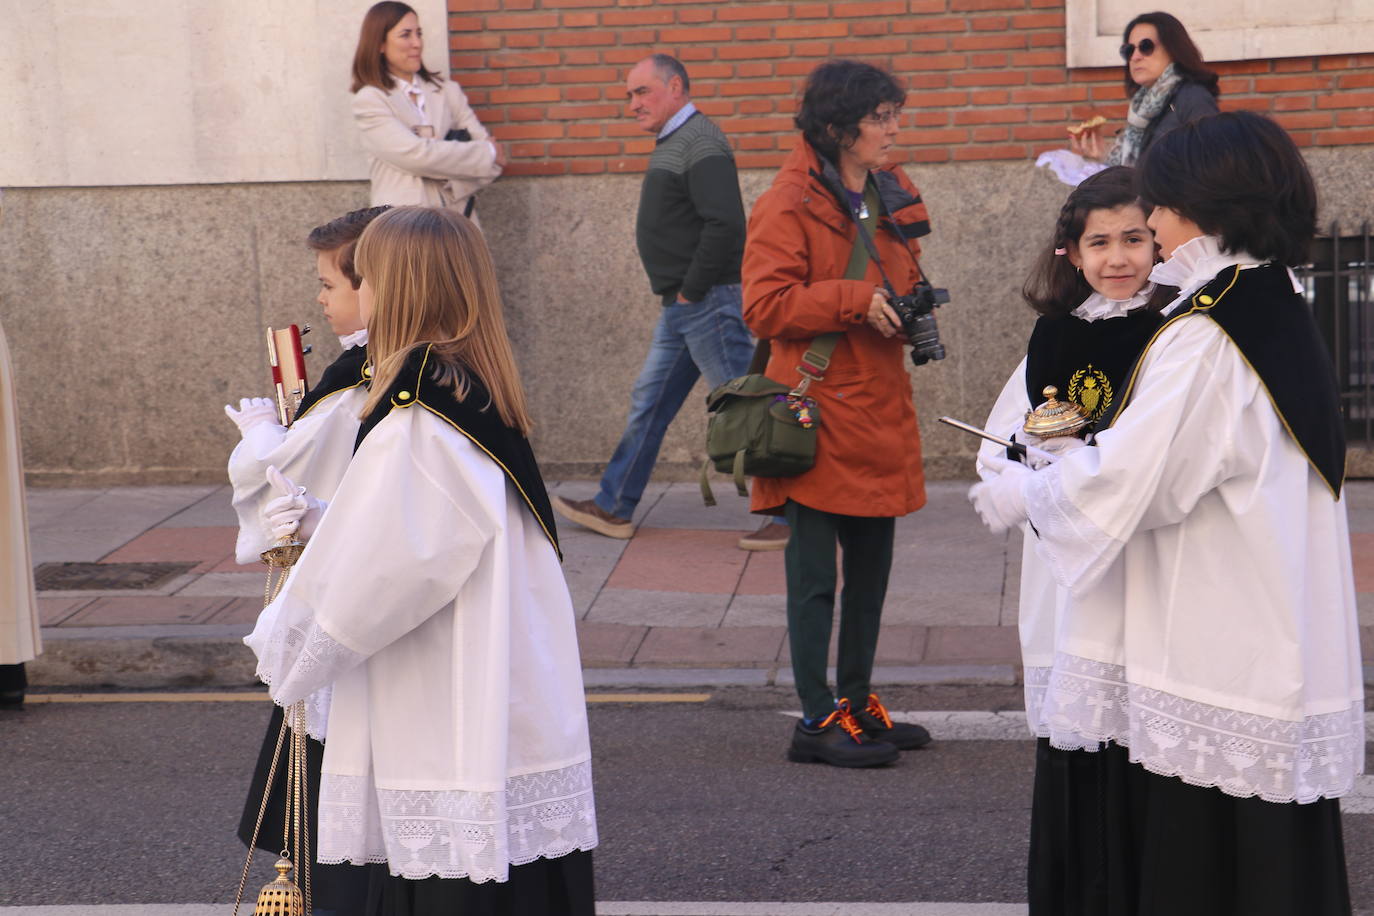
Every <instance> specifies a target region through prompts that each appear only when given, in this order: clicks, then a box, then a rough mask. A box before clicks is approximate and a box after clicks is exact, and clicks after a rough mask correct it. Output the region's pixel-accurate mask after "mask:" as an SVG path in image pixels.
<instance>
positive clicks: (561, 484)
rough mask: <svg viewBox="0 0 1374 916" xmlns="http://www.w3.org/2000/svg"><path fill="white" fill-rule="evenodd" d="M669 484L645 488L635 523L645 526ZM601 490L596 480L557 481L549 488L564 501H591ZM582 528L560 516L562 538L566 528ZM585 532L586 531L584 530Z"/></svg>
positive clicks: (658, 483) (658, 484) (636, 511)
mask: <svg viewBox="0 0 1374 916" xmlns="http://www.w3.org/2000/svg"><path fill="white" fill-rule="evenodd" d="M668 486H669V485H668V484H667V483H663V482H657V483H656V482H654V481H650V482H649V485H648V486H647V487H645V488H644V495H643V496H641V497H640V498H639V505H638V506H636V507H635V514H634V519H633V521H634V523H635V524H636V525H640V524H643V522H644V519H645V518H646V517H647V516H648V515H649V513H650V512H652V511H653V509H654V504H655V503H657V502H658V501H659V499H660V498H662V496H663V494H664V493H666V492H668ZM600 490H601V484H600V482H599V481H596V480H563V481H557V482H555V483H554V484H552V485H551V486H550V487H549V492H550V493H557V494H558V495H559V496H562V497H563V498H564V499H591V498H592V497H594V496H596V494H597V493H598V492H600ZM565 527H566V528H570V529H572V528H581V526H580V525H578V524H577V523H576V522H570V521H568V520H567V519H565V518H563V516H561V515H560V516H558V532H559V537H562V534H563V529H564V528H565ZM583 530H585V529H583Z"/></svg>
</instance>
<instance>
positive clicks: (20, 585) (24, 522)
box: [0, 328, 43, 665]
mask: <svg viewBox="0 0 1374 916" xmlns="http://www.w3.org/2000/svg"><path fill="white" fill-rule="evenodd" d="M41 651H43V643H42V640H41V639H40V637H39V635H38V607H37V604H36V602H35V601H34V593H33V560H32V558H31V556H30V554H29V518H28V510H27V509H26V507H25V505H24V461H23V455H22V453H21V451H20V447H19V398H18V396H17V395H16V393H15V390H14V372H13V363H11V361H10V348H9V344H8V343H7V342H6V341H5V331H4V328H0V665H17V664H19V663H20V662H27V661H32V660H33V659H34V658H36V657H37V656H38V653H39V652H41Z"/></svg>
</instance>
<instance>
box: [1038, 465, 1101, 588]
mask: <svg viewBox="0 0 1374 916" xmlns="http://www.w3.org/2000/svg"><path fill="white" fill-rule="evenodd" d="M1024 493H1025V495H1026V513H1027V515H1028V516H1029V517H1030V521H1031V524H1033V525H1034V526H1035V530H1036V532H1038V534H1039V538H1038V539H1037V541H1036V545H1035V552H1036V553H1037V554H1038V555H1039V556H1040V557H1041V559H1043V560H1044V561H1045V563H1046V564H1047V565H1048V566H1049V569H1050V573H1051V574H1052V575H1053V576H1054V580H1055V581H1056V582H1058V583H1059V585H1060V586H1062V587H1063V588H1066V589H1068V590H1069V591H1072V592H1080V593H1081V592H1083V591H1084V590H1086V589H1089V588H1091V587H1092V586H1093V585H1095V584H1096V583H1097V582H1098V580H1100V579H1101V578H1102V575H1103V574H1104V573H1105V572H1106V571H1107V569H1108V568H1109V567H1110V566H1111V565H1112V562H1113V561H1114V560H1115V559H1116V557H1117V555H1118V554H1119V553H1120V550H1121V542H1120V541H1118V540H1116V539H1114V538H1112V537H1111V536H1110V535H1108V534H1106V533H1105V532H1103V531H1102V530H1100V529H1099V528H1098V527H1097V526H1096V525H1094V524H1093V523H1092V521H1091V520H1089V518H1088V517H1087V516H1086V515H1084V514H1083V513H1082V512H1079V511H1078V508H1077V507H1076V506H1074V504H1073V503H1072V502H1070V501H1069V498H1068V497H1067V496H1065V495H1064V485H1063V481H1062V480H1061V472H1060V468H1059V467H1058V466H1056V465H1050V466H1049V467H1047V468H1045V469H1043V470H1040V471H1036V472H1035V473H1034V474H1032V475H1030V478H1029V480H1027V482H1026V485H1025V488H1024Z"/></svg>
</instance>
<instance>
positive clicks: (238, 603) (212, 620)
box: [205, 585, 263, 627]
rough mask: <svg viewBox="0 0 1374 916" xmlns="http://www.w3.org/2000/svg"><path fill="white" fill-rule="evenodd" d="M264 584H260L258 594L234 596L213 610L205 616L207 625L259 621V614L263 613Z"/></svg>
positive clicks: (247, 623)
mask: <svg viewBox="0 0 1374 916" xmlns="http://www.w3.org/2000/svg"><path fill="white" fill-rule="evenodd" d="M262 597H263V596H262V586H261V585H259V586H258V594H256V595H254V596H253V597H251V598H234V599H233V600H231V601H230V602H229V603H228V604H226V605H224V607H222V608H220V609H219V610H217V611H215V612H213V613H212V614H211V615H210V616H209V617H207V618H205V623H206V624H207V625H217V624H236V625H237V624H246V625H248V626H250V627H251V626H253V625H254V624H256V623H257V622H258V615H259V614H261V613H262Z"/></svg>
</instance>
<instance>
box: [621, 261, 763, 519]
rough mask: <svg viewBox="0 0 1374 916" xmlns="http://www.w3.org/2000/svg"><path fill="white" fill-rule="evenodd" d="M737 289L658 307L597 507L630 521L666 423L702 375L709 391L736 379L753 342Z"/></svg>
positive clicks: (732, 286) (719, 289) (746, 362)
mask: <svg viewBox="0 0 1374 916" xmlns="http://www.w3.org/2000/svg"><path fill="white" fill-rule="evenodd" d="M742 304H743V297H742V296H741V293H740V287H739V284H738V283H733V284H730V285H725V286H713V287H711V289H710V290H708V291H707V293H706V298H704V299H702V300H701V301H700V302H689V303H675V304H673V305H665V306H663V314H662V315H661V316H660V317H659V319H658V326H657V327H655V328H654V338H653V342H652V343H651V344H650V346H649V355H648V357H647V358H646V359H645V360H644V368H642V369H640V370H639V378H638V379H636V380H635V387H634V391H633V392H631V394H630V417H629V420H628V421H627V422H626V424H625V432H624V433H623V434H622V435H621V437H620V444H619V445H617V446H616V447H615V453H614V454H613V455H611V461H610V463H609V464H607V465H606V473H604V474H602V475H601V492H599V493H597V494H596V504H597V505H598V506H600V507H601V508H602V509H604V510H605V511H607V512H609V513H611V514H612V515H616V516H619V517H620V518H633V517H634V514H635V507H636V506H638V505H639V500H640V498H641V497H642V496H643V495H644V488H645V487H646V486H648V484H649V476H650V475H651V474H652V473H653V471H654V463H655V462H657V461H658V450H659V447H660V446H662V445H663V435H664V433H666V432H667V431H668V424H669V423H671V422H673V417H675V416H677V412H678V410H679V408H681V407H682V402H683V401H685V400H686V399H687V395H688V394H689V393H691V390H692V386H693V385H695V384H696V381H697V379H698V378H700V377H701V376H703V375H704V376H706V382H707V384H709V385H710V386H711V387H712V388H715V387H716V386H717V385H722V384H724V383H725V382H728V381H730V379H732V378H737V377H739V376H741V375H743V374H744V373H745V372H747V371H748V369H749V360H750V359H751V358H752V357H753V355H754V343H753V341H752V340H751V339H750V337H749V330H748V329H747V328H746V327H745V326H744V319H743V318H742V317H740V308H741V306H742Z"/></svg>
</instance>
